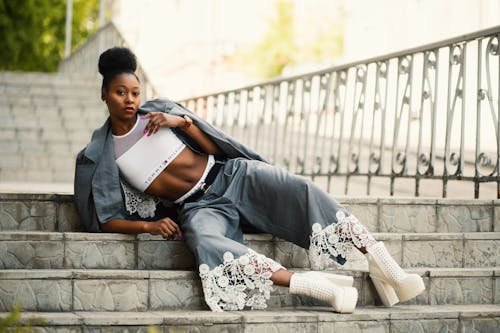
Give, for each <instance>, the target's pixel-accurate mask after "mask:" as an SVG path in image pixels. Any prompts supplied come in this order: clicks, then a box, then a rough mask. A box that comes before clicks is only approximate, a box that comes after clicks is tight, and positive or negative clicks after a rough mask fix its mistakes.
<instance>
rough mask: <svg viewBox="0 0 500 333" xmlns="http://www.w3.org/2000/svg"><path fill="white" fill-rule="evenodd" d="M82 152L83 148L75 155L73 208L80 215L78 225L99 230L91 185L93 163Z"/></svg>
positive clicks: (90, 229) (87, 229)
mask: <svg viewBox="0 0 500 333" xmlns="http://www.w3.org/2000/svg"><path fill="white" fill-rule="evenodd" d="M84 152H85V149H83V150H82V151H80V152H79V153H78V155H77V157H76V165H75V181H74V201H75V208H76V211H77V213H78V216H79V217H80V225H81V226H82V227H83V229H84V230H85V231H88V232H100V231H101V228H100V226H99V220H98V218H97V214H96V210H95V206H94V198H93V197H92V185H91V184H92V175H93V173H94V171H95V164H94V162H93V161H91V160H89V159H88V158H86V157H85V155H84Z"/></svg>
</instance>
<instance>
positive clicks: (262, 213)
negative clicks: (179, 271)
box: [179, 158, 345, 269]
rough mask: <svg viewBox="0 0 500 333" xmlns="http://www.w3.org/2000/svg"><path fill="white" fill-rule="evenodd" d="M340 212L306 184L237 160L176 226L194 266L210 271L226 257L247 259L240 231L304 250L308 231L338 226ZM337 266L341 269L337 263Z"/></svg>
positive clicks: (270, 168)
mask: <svg viewBox="0 0 500 333" xmlns="http://www.w3.org/2000/svg"><path fill="white" fill-rule="evenodd" d="M218 163H220V162H218ZM340 209H342V210H343V211H345V209H344V208H343V207H342V206H341V205H340V204H339V203H337V202H336V201H335V200H334V199H333V198H332V197H331V196H330V195H329V194H328V193H326V192H324V191H323V190H321V189H320V188H319V187H318V186H317V185H315V184H314V183H313V182H311V181H310V180H308V179H305V178H303V177H300V176H296V175H293V174H290V173H288V172H287V171H285V170H283V169H280V168H277V167H274V166H272V165H269V164H267V163H263V162H260V161H256V160H247V159H242V158H236V159H231V160H228V161H227V162H225V165H224V166H223V168H222V169H221V170H220V171H219V174H218V175H217V177H216V178H215V180H214V182H213V183H212V185H211V187H210V190H209V191H208V192H207V193H206V194H205V195H204V196H203V197H202V198H201V199H200V200H198V201H195V202H190V203H185V204H184V205H183V206H182V207H181V209H180V211H179V217H180V219H179V220H180V221H182V222H181V223H182V224H181V228H182V230H183V233H184V239H185V240H186V243H187V245H188V247H189V248H190V250H191V251H192V252H193V253H194V254H195V256H196V259H197V262H198V265H200V264H207V265H208V266H209V267H210V268H211V269H212V268H214V267H215V266H217V265H219V264H221V263H223V254H224V253H225V252H226V251H230V252H232V253H233V255H234V257H235V258H238V257H240V256H241V255H243V254H246V253H247V250H248V248H247V247H246V246H245V245H243V232H242V228H245V227H250V228H252V229H257V230H258V231H261V232H264V233H270V234H272V235H274V236H277V237H280V238H282V239H285V240H287V241H290V242H293V243H295V244H297V245H299V246H301V247H303V248H306V249H307V248H309V237H310V235H311V230H312V225H313V224H314V223H319V224H320V225H321V226H322V227H323V228H324V227H325V226H327V225H329V224H332V223H337V219H336V217H335V215H336V212H337V211H338V210H340ZM333 259H334V260H335V258H333ZM337 261H338V262H339V263H340V264H343V263H344V260H342V258H339V260H337Z"/></svg>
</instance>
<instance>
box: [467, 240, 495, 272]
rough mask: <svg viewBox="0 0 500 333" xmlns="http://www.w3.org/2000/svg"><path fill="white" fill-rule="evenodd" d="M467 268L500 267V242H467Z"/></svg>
mask: <svg viewBox="0 0 500 333" xmlns="http://www.w3.org/2000/svg"><path fill="white" fill-rule="evenodd" d="M464 265H465V266H466V267H499V266H500V240H497V239H491V240H490V239H488V240H467V241H465V245H464Z"/></svg>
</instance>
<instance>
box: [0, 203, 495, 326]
mask: <svg viewBox="0 0 500 333" xmlns="http://www.w3.org/2000/svg"><path fill="white" fill-rule="evenodd" d="M340 201H341V202H342V203H343V204H344V205H345V206H347V207H348V208H349V209H350V210H351V211H352V212H353V213H354V214H355V215H356V216H357V217H358V218H359V219H360V220H361V221H363V223H364V224H365V225H367V226H368V227H369V228H370V230H372V231H373V232H374V233H375V237H376V238H377V239H379V240H383V241H384V242H385V243H386V244H387V246H388V249H389V251H390V252H391V253H392V254H393V256H394V258H395V259H396V260H397V261H398V262H399V263H400V264H401V265H402V266H403V267H406V268H407V269H408V270H409V271H412V272H416V273H418V274H420V275H421V276H423V277H424V281H425V284H426V287H427V289H426V291H425V292H424V293H423V294H422V295H420V296H419V297H417V298H416V299H414V300H411V301H408V302H405V303H403V304H398V305H397V306H395V307H392V308H384V307H381V306H379V300H378V297H377V295H376V292H375V290H374V287H373V285H372V283H371V281H370V279H369V277H368V276H367V273H366V269H367V266H366V261H365V259H364V258H363V256H362V255H360V254H357V255H354V256H353V259H352V260H351V261H350V262H349V263H348V264H346V265H345V266H344V267H342V269H339V268H337V267H329V268H328V270H331V271H336V272H339V271H340V272H341V273H342V274H348V275H352V276H353V277H354V279H355V286H356V287H357V288H358V290H359V301H358V307H357V309H356V311H355V313H353V314H336V313H332V312H331V311H330V310H329V308H328V307H326V306H325V304H324V303H321V302H317V301H314V300H312V299H310V298H306V297H299V296H296V295H290V294H288V291H287V289H286V288H282V287H275V290H274V292H273V293H272V295H271V300H270V302H269V309H268V310H266V311H243V312H226V313H212V312H210V311H208V308H207V307H206V305H205V304H204V301H203V292H202V289H201V284H200V281H199V278H198V274H197V272H196V270H195V264H194V258H193V256H192V255H191V254H190V253H189V251H188V250H187V248H186V246H185V244H184V242H183V241H166V240H163V239H161V238H160V237H157V236H151V235H137V236H133V235H121V234H89V233H83V232H81V230H80V228H79V226H78V218H77V216H76V213H75V210H74V206H73V202H72V196H71V195H61V194H48V193H47V194H43V193H42V194H28V193H17V194H8V193H3V194H0V317H1V316H6V314H7V311H10V310H11V309H12V308H13V306H14V304H15V303H16V302H17V301H20V302H21V303H22V306H23V309H24V311H25V312H24V313H23V318H25V319H28V318H32V317H35V316H41V317H43V318H45V319H46V323H45V324H44V325H41V326H40V327H39V329H40V330H41V331H42V332H146V331H147V329H148V327H149V326H155V327H156V328H158V330H159V331H160V332H290V331H297V332H387V333H389V332H398V333H399V332H401V333H402V332H464V333H465V332H488V333H492V332H496V333H498V332H499V327H500V305H499V304H500V218H499V216H500V210H499V208H500V201H499V200H473V201H472V200H449V199H448V200H447V199H437V200H436V199H368V198H367V199H351V198H344V199H341V200H340ZM245 241H246V243H247V244H248V245H249V246H250V247H251V248H253V249H255V250H256V251H258V252H261V253H263V254H265V255H268V256H269V257H272V258H275V259H277V260H278V261H280V262H281V263H282V264H283V265H285V266H286V267H288V268H290V269H292V270H296V271H300V270H304V269H307V268H308V267H309V261H308V257H307V252H306V251H305V250H303V249H301V248H299V247H297V246H295V245H293V244H290V243H288V242H285V241H283V240H281V239H277V238H275V237H272V236H270V235H267V234H258V235H245Z"/></svg>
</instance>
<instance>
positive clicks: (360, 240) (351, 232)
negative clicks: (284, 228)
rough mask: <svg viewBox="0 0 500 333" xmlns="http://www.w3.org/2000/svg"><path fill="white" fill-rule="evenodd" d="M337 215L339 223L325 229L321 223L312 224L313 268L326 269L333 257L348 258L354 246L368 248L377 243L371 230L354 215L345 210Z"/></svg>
mask: <svg viewBox="0 0 500 333" xmlns="http://www.w3.org/2000/svg"><path fill="white" fill-rule="evenodd" d="M336 216H337V223H334V224H330V225H328V226H326V227H325V228H324V229H322V227H321V225H320V224H319V223H315V224H313V226H312V235H311V245H310V247H309V260H310V261H311V267H312V268H313V269H324V267H325V266H326V265H328V264H329V263H331V262H332V261H333V260H332V259H331V257H338V256H341V257H342V258H344V259H348V257H349V254H350V252H351V251H352V248H353V246H356V247H357V248H362V247H365V248H366V247H367V246H370V245H372V244H374V243H376V241H375V239H374V238H373V236H372V235H371V234H370V232H369V231H368V230H367V229H366V228H365V227H364V226H363V225H362V224H361V223H360V222H359V221H358V219H357V218H356V217H355V216H354V215H349V216H346V215H345V213H344V212H343V211H338V212H337V214H336ZM333 262H334V261H333Z"/></svg>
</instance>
